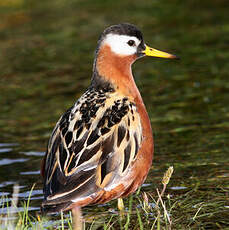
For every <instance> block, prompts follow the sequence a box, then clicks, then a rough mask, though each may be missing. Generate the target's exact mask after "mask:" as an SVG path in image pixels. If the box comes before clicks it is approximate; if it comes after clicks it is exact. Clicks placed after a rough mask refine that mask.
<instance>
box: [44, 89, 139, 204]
mask: <svg viewBox="0 0 229 230" xmlns="http://www.w3.org/2000/svg"><path fill="white" fill-rule="evenodd" d="M141 142H142V127H141V121H140V117H139V114H138V112H137V108H136V106H135V104H134V103H132V102H130V101H129V99H128V98H126V97H123V96H122V95H119V94H118V93H115V92H114V93H112V94H109V95H106V94H104V93H102V92H99V91H96V90H94V89H89V90H88V91H86V93H85V94H84V95H83V96H82V97H81V98H80V99H79V100H78V101H77V102H76V103H75V105H74V106H73V107H72V108H70V109H69V110H67V112H66V113H65V114H64V115H63V116H62V117H61V118H60V120H59V121H58V123H57V125H56V127H55V129H54V131H53V133H52V136H51V138H50V140H49V144H48V148H47V153H46V162H45V182H44V192H45V199H46V200H49V201H50V200H56V202H61V200H64V199H65V201H66V199H67V200H69V199H70V200H71V199H74V200H75V199H76V198H77V197H78V198H80V197H81V196H85V195H86V194H88V191H90V194H93V193H95V192H98V191H100V190H101V189H106V190H109V188H111V185H112V186H113V185H114V184H115V183H118V182H119V181H120V178H121V177H123V176H124V175H125V174H126V173H127V172H128V169H130V167H131V165H132V163H133V162H134V160H135V159H136V155H137V153H138V150H139V148H140V146H141Z"/></svg>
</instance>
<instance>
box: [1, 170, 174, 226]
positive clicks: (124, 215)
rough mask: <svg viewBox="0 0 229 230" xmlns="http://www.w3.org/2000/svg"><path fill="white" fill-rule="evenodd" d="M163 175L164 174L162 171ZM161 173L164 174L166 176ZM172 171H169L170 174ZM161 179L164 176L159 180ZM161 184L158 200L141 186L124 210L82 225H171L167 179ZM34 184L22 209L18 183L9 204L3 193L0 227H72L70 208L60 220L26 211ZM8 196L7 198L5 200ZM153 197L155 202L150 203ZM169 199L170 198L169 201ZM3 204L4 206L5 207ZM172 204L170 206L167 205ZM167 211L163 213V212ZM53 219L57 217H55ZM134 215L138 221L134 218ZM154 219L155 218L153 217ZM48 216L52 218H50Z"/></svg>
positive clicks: (61, 215) (127, 201)
mask: <svg viewBox="0 0 229 230" xmlns="http://www.w3.org/2000/svg"><path fill="white" fill-rule="evenodd" d="M165 176H166V174H165ZM165 176H164V177H165ZM170 176H171V174H170V175H169V178H170ZM162 181H163V180H162ZM168 182H169V179H168V180H167V182H166V184H165V182H162V183H163V184H164V188H163V190H162V192H161V193H158V198H157V201H156V200H155V199H154V198H153V196H152V194H150V193H145V192H140V189H139V190H138V191H137V192H136V194H135V195H132V196H130V197H129V198H128V199H127V200H126V208H124V209H123V210H120V211H117V210H115V211H114V213H113V214H109V213H106V215H105V216H104V215H102V216H103V217H102V218H98V217H96V216H94V217H90V216H85V217H84V224H83V229H88V230H90V229H104V230H108V229H110V230H112V229H113V230H115V229H121V230H128V229H140V230H143V229H145V228H147V229H154V226H155V225H156V226H157V229H171V224H169V223H168V216H167V214H166V213H167V212H169V211H167V210H166V203H168V200H169V197H167V198H165V201H162V197H161V196H163V193H164V190H165V188H166V185H167V183H168ZM34 187H35V185H33V187H32V189H31V191H30V194H29V197H28V200H27V201H25V202H23V203H22V205H21V206H22V207H23V208H24V209H23V212H21V211H18V210H17V209H18V208H17V206H18V204H17V193H18V192H19V191H18V190H17V189H15V188H17V187H14V193H13V197H12V199H11V204H10V205H9V202H8V199H7V198H4V197H2V200H1V203H2V204H3V205H2V208H5V207H6V208H7V214H1V215H0V219H1V221H0V228H1V229H17V230H21V229H66V228H67V229H73V220H74V216H73V218H72V214H71V212H69V213H67V214H63V213H62V212H61V213H60V216H59V220H58V219H57V220H53V219H52V217H50V216H49V217H47V216H41V214H40V213H36V214H35V215H34V214H32V213H30V212H29V205H30V198H31V194H32V191H33V189H34ZM6 199H7V201H6ZM149 201H152V202H153V203H152V204H154V205H152V204H150V203H149ZM169 203H170V202H169ZM4 205H5V207H4ZM169 208H171V207H169ZM165 212H166V213H165ZM54 219H56V217H55V218H54ZM136 219H137V222H135V220H136ZM153 219H154V221H152V220H153ZM50 220H51V221H50Z"/></svg>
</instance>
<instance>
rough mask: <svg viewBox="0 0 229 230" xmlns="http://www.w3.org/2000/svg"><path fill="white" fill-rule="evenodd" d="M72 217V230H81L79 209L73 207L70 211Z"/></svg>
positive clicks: (81, 223)
mask: <svg viewBox="0 0 229 230" xmlns="http://www.w3.org/2000/svg"><path fill="white" fill-rule="evenodd" d="M72 216H73V229H74V230H82V229H83V222H82V213H81V208H80V207H74V208H73V209H72Z"/></svg>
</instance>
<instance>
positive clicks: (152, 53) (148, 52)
mask: <svg viewBox="0 0 229 230" xmlns="http://www.w3.org/2000/svg"><path fill="white" fill-rule="evenodd" d="M145 46H146V48H145V50H144V51H143V53H144V54H145V55H146V56H151V57H160V58H175V59H178V57H177V56H176V55H173V54H169V53H166V52H163V51H160V50H156V49H154V48H151V47H149V46H147V45H145Z"/></svg>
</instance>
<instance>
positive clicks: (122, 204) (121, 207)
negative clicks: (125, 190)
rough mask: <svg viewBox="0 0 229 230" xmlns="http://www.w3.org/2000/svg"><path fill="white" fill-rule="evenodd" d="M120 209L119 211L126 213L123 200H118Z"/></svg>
mask: <svg viewBox="0 0 229 230" xmlns="http://www.w3.org/2000/svg"><path fill="white" fill-rule="evenodd" d="M118 209H119V211H121V212H122V211H124V203H123V199H122V198H118Z"/></svg>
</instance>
